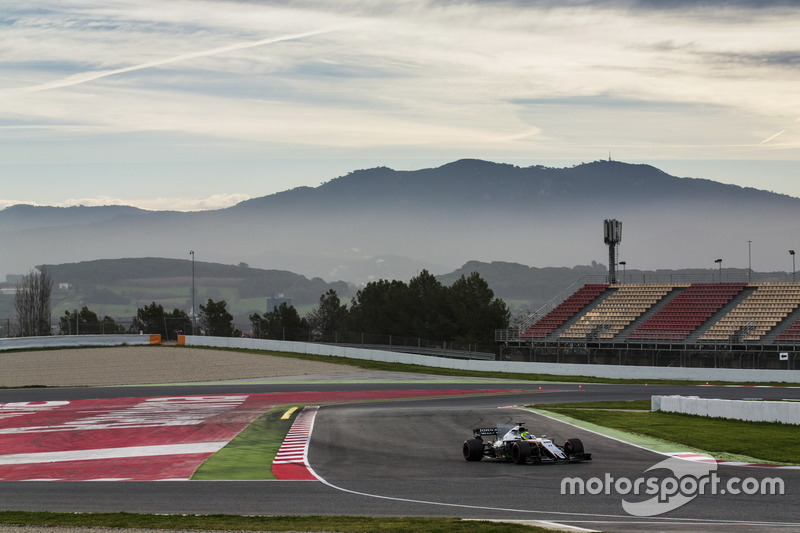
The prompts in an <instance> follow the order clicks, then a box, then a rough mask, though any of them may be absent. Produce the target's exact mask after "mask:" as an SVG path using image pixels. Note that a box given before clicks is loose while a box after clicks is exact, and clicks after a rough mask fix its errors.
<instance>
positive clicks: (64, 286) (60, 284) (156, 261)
mask: <svg viewBox="0 0 800 533" xmlns="http://www.w3.org/2000/svg"><path fill="white" fill-rule="evenodd" d="M39 266H46V267H47V268H48V269H49V271H50V273H51V275H52V278H53V281H54V291H53V316H54V317H58V316H61V315H62V314H63V313H64V311H66V310H72V309H76V308H81V307H83V306H87V307H89V308H90V309H91V310H93V311H95V312H96V313H98V314H100V315H101V316H102V315H106V314H107V315H109V316H113V317H121V318H129V317H132V316H134V315H135V314H136V309H137V308H139V307H143V306H145V305H148V304H150V303H151V302H157V303H159V304H161V305H163V306H164V307H165V308H166V309H168V310H172V309H175V308H178V309H182V310H184V311H186V312H189V311H190V310H191V302H192V299H191V286H192V262H191V261H190V260H186V259H163V258H152V257H147V258H128V259H113V260H112V259H103V260H95V261H84V262H79V263H66V264H60V265H39ZM194 270H195V273H194V282H195V304H196V305H198V306H199V305H200V304H205V303H206V301H207V300H208V299H209V298H210V299H212V300H214V301H219V300H225V301H226V302H227V303H228V309H229V311H230V312H231V313H232V314H234V315H235V316H236V317H237V320H240V321H241V320H244V321H246V318H247V316H249V315H250V314H252V313H254V312H256V313H259V314H262V313H264V312H266V311H267V298H268V297H272V296H274V295H277V294H283V295H284V296H285V297H288V298H291V299H292V303H293V305H295V307H297V308H298V309H304V308H310V307H312V306H313V305H315V304H317V303H318V302H319V297H320V295H322V294H324V293H325V292H326V291H328V290H329V289H333V290H335V291H336V292H337V294H339V295H341V296H342V297H343V298H347V297H349V296H350V295H351V294H352V293H353V287H352V286H349V285H348V284H347V283H344V282H341V281H339V282H333V283H328V282H326V281H324V280H322V279H321V278H312V279H308V278H306V277H305V276H301V275H299V274H294V273H292V272H287V271H283V270H264V269H259V268H250V267H249V266H246V265H238V266H234V265H221V264H214V263H209V262H205V261H195V265H194ZM13 316H14V311H13V296H11V295H3V296H2V297H0V318H6V317H13Z"/></svg>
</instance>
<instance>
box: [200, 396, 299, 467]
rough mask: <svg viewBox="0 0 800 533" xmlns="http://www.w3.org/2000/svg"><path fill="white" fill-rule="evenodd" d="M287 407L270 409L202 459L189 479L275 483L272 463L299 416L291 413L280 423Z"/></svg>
mask: <svg viewBox="0 0 800 533" xmlns="http://www.w3.org/2000/svg"><path fill="white" fill-rule="evenodd" d="M288 407H291V406H286V405H282V406H280V407H273V408H272V409H269V410H268V411H265V412H264V413H262V414H261V415H260V416H259V417H258V418H256V419H255V420H254V421H253V423H252V424H250V425H249V426H247V427H246V428H245V429H244V430H242V432H241V433H239V434H238V435H237V436H236V437H234V438H233V440H231V441H230V442H229V443H228V444H227V445H226V446H225V447H224V448H222V449H221V450H220V451H218V452H217V453H215V454H214V455H212V456H211V457H209V458H208V459H206V460H205V461H204V462H203V464H201V465H200V466H199V467H198V468H197V470H195V472H194V474H192V476H191V478H190V479H193V480H265V479H275V476H273V475H272V470H271V468H272V461H273V459H275V454H277V453H278V449H279V448H280V447H281V444H282V443H283V439H284V438H285V437H286V434H287V433H288V432H289V429H290V428H291V427H292V423H293V422H294V419H295V418H296V417H297V413H298V412H299V410H298V411H295V412H294V413H293V414H292V416H290V417H288V418H285V419H284V418H282V417H283V415H284V414H285V413H286V410H287V408H288ZM296 407H302V405H298V406H296Z"/></svg>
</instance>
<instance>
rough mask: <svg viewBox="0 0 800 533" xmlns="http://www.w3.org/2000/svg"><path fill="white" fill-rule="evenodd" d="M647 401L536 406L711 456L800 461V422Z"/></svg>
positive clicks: (768, 460)
mask: <svg viewBox="0 0 800 533" xmlns="http://www.w3.org/2000/svg"><path fill="white" fill-rule="evenodd" d="M644 404H646V407H645V406H644ZM649 404H650V401H649V400H645V401H637V402H593V403H573V404H536V405H535V406H532V408H533V409H536V410H546V411H551V412H554V413H559V414H562V415H565V416H569V417H571V418H575V419H578V420H583V421H585V422H589V423H591V424H595V425H598V426H601V427H606V428H611V429H616V430H618V431H624V432H626V433H631V434H634V435H645V436H647V437H653V438H656V439H661V440H664V441H667V442H673V443H678V444H683V445H685V446H689V447H692V448H697V449H700V450H705V451H706V452H708V453H710V454H711V455H713V456H724V455H728V454H735V455H741V456H746V457H751V458H755V459H758V460H761V461H766V462H770V463H782V464H798V457H800V445H799V444H798V441H797V426H793V425H790V424H780V423H773V422H746V421H743V420H729V419H724V418H708V417H704V416H695V415H685V414H678V413H664V412H658V411H657V412H650V410H649V409H650V405H649ZM639 409H641V410H639Z"/></svg>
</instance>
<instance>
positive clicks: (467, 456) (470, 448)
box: [463, 439, 483, 461]
mask: <svg viewBox="0 0 800 533" xmlns="http://www.w3.org/2000/svg"><path fill="white" fill-rule="evenodd" d="M463 451H464V460H466V461H480V460H481V459H483V441H482V440H481V439H469V440H465V441H464V447H463Z"/></svg>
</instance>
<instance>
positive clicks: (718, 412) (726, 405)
mask: <svg viewBox="0 0 800 533" xmlns="http://www.w3.org/2000/svg"><path fill="white" fill-rule="evenodd" d="M650 406H651V411H664V412H667V413H683V414H687V415H698V416H708V417H711V418H732V419H735V420H747V421H750V422H782V423H784V424H796V425H800V402H777V401H774V402H773V401H746V400H717V399H710V398H698V397H697V396H652V397H651V398H650Z"/></svg>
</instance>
